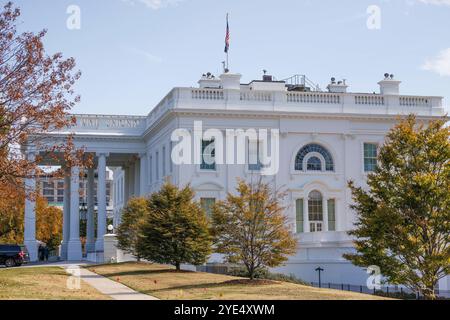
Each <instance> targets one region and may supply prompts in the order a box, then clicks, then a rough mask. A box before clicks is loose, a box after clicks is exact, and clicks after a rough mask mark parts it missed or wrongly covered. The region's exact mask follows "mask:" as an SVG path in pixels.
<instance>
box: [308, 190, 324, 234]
mask: <svg viewBox="0 0 450 320" xmlns="http://www.w3.org/2000/svg"><path fill="white" fill-rule="evenodd" d="M308 218H309V229H310V232H320V231H322V229H323V228H322V226H323V197H322V194H321V193H320V192H319V191H317V190H314V191H311V193H310V194H309V197H308Z"/></svg>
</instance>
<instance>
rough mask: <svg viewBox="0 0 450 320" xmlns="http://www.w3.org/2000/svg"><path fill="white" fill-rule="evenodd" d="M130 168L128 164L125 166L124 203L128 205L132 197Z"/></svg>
mask: <svg viewBox="0 0 450 320" xmlns="http://www.w3.org/2000/svg"><path fill="white" fill-rule="evenodd" d="M129 181H130V168H129V167H128V166H126V167H124V168H123V183H122V184H123V199H122V203H123V205H124V206H126V205H127V203H128V199H129V198H130V186H129Z"/></svg>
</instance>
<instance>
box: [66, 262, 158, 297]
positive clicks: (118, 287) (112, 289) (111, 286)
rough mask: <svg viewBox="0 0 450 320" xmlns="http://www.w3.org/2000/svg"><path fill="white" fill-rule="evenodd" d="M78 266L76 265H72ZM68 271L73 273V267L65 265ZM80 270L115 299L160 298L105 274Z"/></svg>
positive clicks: (85, 277)
mask: <svg viewBox="0 0 450 320" xmlns="http://www.w3.org/2000/svg"><path fill="white" fill-rule="evenodd" d="M72 266H76V265H72ZM65 267H66V271H67V272H68V273H72V272H73V269H72V268H70V267H69V266H67V265H65ZM78 270H79V272H80V277H81V279H82V280H83V281H84V282H86V283H87V284H89V285H90V286H91V287H93V288H95V289H97V290H98V291H99V292H101V293H103V294H105V295H108V296H110V297H111V298H113V299H114V300H158V299H157V298H155V297H152V296H149V295H146V294H143V293H139V292H137V291H134V290H133V289H131V288H128V287H127V286H125V285H123V284H121V283H118V282H115V281H112V280H110V279H108V278H106V277H104V276H101V275H98V274H96V273H94V272H92V271H89V270H87V269H84V268H79V269H77V273H78Z"/></svg>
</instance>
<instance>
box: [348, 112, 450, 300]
mask: <svg viewBox="0 0 450 320" xmlns="http://www.w3.org/2000/svg"><path fill="white" fill-rule="evenodd" d="M449 137H450V136H449V128H448V127H445V120H437V121H431V122H430V123H428V124H427V125H424V124H419V123H417V122H416V119H415V117H414V116H409V117H408V118H407V119H405V120H403V121H401V122H400V123H399V124H398V125H397V126H396V127H395V128H393V129H392V130H391V131H390V132H389V134H388V135H387V140H386V143H385V144H384V146H383V147H382V148H381V150H380V155H379V161H378V168H377V169H376V171H375V172H374V173H372V174H369V176H368V180H367V184H368V188H364V189H363V188H361V187H356V186H355V185H354V183H353V182H350V184H349V185H350V188H351V190H352V193H353V199H354V203H355V204H354V205H353V206H352V208H353V209H354V210H355V211H356V212H357V214H358V219H357V222H356V229H355V230H354V231H351V232H350V234H351V235H353V236H356V237H357V240H356V241H355V243H356V250H357V253H355V254H348V255H345V257H346V258H347V259H348V260H350V261H352V262H353V263H354V264H356V265H359V266H369V265H377V266H379V267H380V269H381V272H382V274H383V275H384V276H385V277H386V280H387V281H388V282H390V283H395V284H403V285H406V286H408V287H409V288H411V289H413V290H415V291H416V292H420V293H421V294H423V295H424V296H425V297H426V298H428V299H434V298H435V294H434V288H435V286H436V284H437V283H438V281H439V279H440V278H442V277H444V276H445V275H447V274H448V273H449V262H450V246H449V237H450V192H449V190H450V142H449Z"/></svg>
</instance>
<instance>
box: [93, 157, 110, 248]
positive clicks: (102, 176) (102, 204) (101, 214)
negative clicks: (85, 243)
mask: <svg viewBox="0 0 450 320" xmlns="http://www.w3.org/2000/svg"><path fill="white" fill-rule="evenodd" d="M97 156H98V167H97V174H98V179H97V241H96V242H95V251H100V252H102V251H103V248H104V246H103V236H104V235H105V233H106V156H107V154H105V153H99V154H98V155H97Z"/></svg>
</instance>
